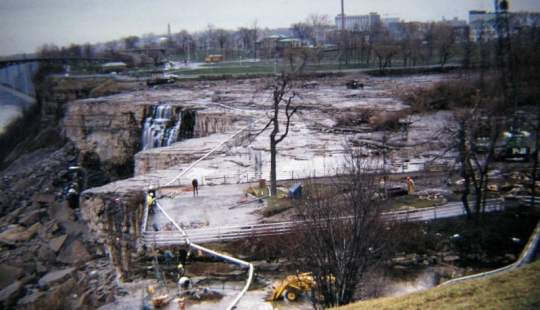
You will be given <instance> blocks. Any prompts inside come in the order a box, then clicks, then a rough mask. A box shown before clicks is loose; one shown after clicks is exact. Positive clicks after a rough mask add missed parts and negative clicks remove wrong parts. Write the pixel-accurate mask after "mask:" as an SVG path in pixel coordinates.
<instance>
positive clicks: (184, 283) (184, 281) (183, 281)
mask: <svg viewBox="0 0 540 310" xmlns="http://www.w3.org/2000/svg"><path fill="white" fill-rule="evenodd" d="M190 287H191V279H190V278H188V277H186V276H182V277H180V280H178V289H179V290H180V291H181V292H183V291H184V290H188V289H189V288H190Z"/></svg>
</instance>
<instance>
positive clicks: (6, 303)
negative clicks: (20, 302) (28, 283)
mask: <svg viewBox="0 0 540 310" xmlns="http://www.w3.org/2000/svg"><path fill="white" fill-rule="evenodd" d="M23 288H24V283H23V282H21V281H15V282H13V283H11V285H8V286H7V287H6V288H4V289H3V290H1V291H0V308H2V309H10V308H11V307H12V306H13V305H14V304H15V302H16V300H17V299H18V298H19V297H20V296H21V294H22V293H23Z"/></svg>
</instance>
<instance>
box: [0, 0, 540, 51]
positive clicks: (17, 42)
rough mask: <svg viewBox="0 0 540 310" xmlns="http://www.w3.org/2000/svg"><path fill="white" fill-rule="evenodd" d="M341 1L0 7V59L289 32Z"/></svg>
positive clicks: (516, 1)
mask: <svg viewBox="0 0 540 310" xmlns="http://www.w3.org/2000/svg"><path fill="white" fill-rule="evenodd" d="M509 2H510V11H514V12H517V11H531V12H540V0H509ZM344 7H345V15H365V14H368V13H370V12H376V13H379V14H380V15H381V17H383V18H385V17H397V18H400V19H401V20H404V21H439V20H442V18H446V19H453V18H454V17H457V18H459V19H463V20H467V19H468V12H469V10H485V11H493V10H494V9H493V7H494V0H438V1H434V0H379V1H374V0H370V1H365V0H344ZM340 13H341V0H0V56H6V55H13V54H19V53H33V52H35V51H36V49H37V48H38V47H39V46H42V45H43V44H55V45H57V46H68V45H70V44H72V43H73V44H84V43H90V44H94V43H99V42H107V41H111V40H119V39H121V38H123V37H128V36H131V35H135V36H143V35H145V34H149V33H154V34H165V33H167V26H168V25H169V24H170V27H171V32H173V33H176V32H179V31H181V30H187V31H188V32H197V31H203V30H205V29H207V28H208V26H209V25H213V26H214V27H216V28H224V29H231V30H235V29H237V28H238V27H253V25H254V24H256V25H257V27H258V28H270V29H272V28H288V27H290V25H291V24H294V23H297V22H302V21H305V20H306V18H307V17H308V16H309V15H311V14H319V15H323V14H326V15H328V16H329V17H330V19H331V21H332V22H333V21H334V17H335V16H336V15H337V14H340Z"/></svg>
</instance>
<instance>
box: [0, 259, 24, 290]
mask: <svg viewBox="0 0 540 310" xmlns="http://www.w3.org/2000/svg"><path fill="white" fill-rule="evenodd" d="M21 272H22V268H19V267H14V266H9V265H0V275H2V276H0V290H3V289H4V288H6V287H7V286H8V285H9V284H10V283H12V282H13V281H15V280H16V279H17V278H18V277H19V275H20V274H21Z"/></svg>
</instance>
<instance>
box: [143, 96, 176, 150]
mask: <svg viewBox="0 0 540 310" xmlns="http://www.w3.org/2000/svg"><path fill="white" fill-rule="evenodd" d="M180 125H181V117H180V115H175V114H174V113H173V110H172V108H171V106H170V105H157V106H154V107H153V109H152V115H150V116H149V117H147V118H146V119H145V121H144V125H143V137H142V146H143V147H142V149H143V150H147V149H152V148H158V147H163V146H169V145H171V144H173V143H174V142H176V141H177V140H178V132H179V130H180Z"/></svg>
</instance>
